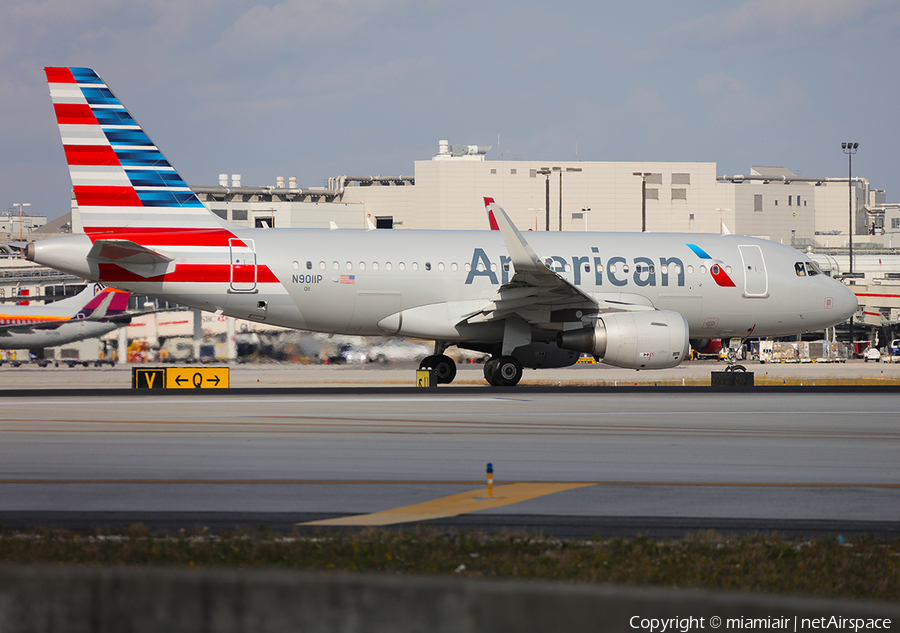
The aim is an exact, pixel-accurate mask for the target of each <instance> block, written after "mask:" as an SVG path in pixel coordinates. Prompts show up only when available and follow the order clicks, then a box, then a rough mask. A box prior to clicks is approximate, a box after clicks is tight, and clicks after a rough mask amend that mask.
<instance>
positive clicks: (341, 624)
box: [0, 565, 900, 633]
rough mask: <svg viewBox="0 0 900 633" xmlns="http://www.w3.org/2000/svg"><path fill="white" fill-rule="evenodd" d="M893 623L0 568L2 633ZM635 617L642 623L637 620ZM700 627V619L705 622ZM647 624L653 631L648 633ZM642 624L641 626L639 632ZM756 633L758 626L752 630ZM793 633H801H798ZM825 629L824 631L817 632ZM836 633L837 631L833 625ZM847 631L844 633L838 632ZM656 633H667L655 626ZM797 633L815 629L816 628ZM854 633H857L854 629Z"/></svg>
mask: <svg viewBox="0 0 900 633" xmlns="http://www.w3.org/2000/svg"><path fill="white" fill-rule="evenodd" d="M795 615H796V616H799V617H801V618H802V617H806V618H822V617H831V616H844V617H863V618H891V619H892V622H891V624H888V625H887V628H888V629H890V628H891V627H892V626H893V627H896V623H897V622H900V606H898V605H889V604H875V603H865V602H850V601H840V600H824V599H790V598H778V597H768V596H751V595H746V594H726V593H712V592H700V591H681V590H649V589H648V590H644V589H630V588H615V587H601V586H588V585H572V584H564V583H526V582H511V581H475V580H463V579H454V578H431V577H425V578H423V577H403V576H383V575H349V574H325V573H313V572H292V571H267V570H262V571H233V570H214V569H207V570H186V569H157V568H141V567H115V568H91V567H77V566H69V565H32V566H19V565H6V566H0V631H2V632H3V633H17V632H19V631H23V632H24V631H29V632H35V633H43V632H47V633H49V632H51V631H54V632H55V631H71V632H81V631H85V632H87V631H90V632H92V633H106V632H109V633H113V632H115V633H128V632H130V631H134V632H141V631H165V632H166V633H178V632H180V631H190V632H192V633H194V632H197V631H217V632H220V633H228V632H231V631H235V632H237V631H248V632H250V631H252V632H254V633H263V632H267V631H272V632H282V631H284V632H288V631H290V632H294V631H303V632H304V633H316V632H326V631H345V632H356V631H360V632H362V631H392V632H400V633H402V632H404V631H428V632H435V633H440V632H448V633H449V632H457V631H458V632H460V633H463V632H481V631H484V632H485V633H488V632H490V633H504V632H505V631H510V632H513V631H514V632H516V633H525V632H528V631H536V632H537V631H539V632H541V633H546V632H547V631H566V632H567V633H574V632H577V631H591V632H593V633H597V632H602V631H629V630H636V631H648V630H649V628H648V627H649V624H650V620H651V619H652V618H660V619H663V618H676V617H677V618H687V617H693V618H696V621H695V622H694V623H693V626H692V627H691V628H690V629H687V628H685V627H684V624H683V625H682V626H681V627H678V628H676V627H674V626H673V625H672V624H670V625H669V627H668V628H667V629H666V630H684V631H686V630H692V631H702V630H715V629H716V628H717V627H715V626H712V625H711V618H713V617H719V618H723V620H722V621H721V623H720V626H719V627H718V628H719V629H720V630H728V629H729V628H735V627H734V626H731V627H728V626H726V622H727V618H739V619H744V618H775V617H790V618H793V616H795ZM635 616H637V619H633V618H635ZM700 618H704V620H703V621H702V623H701V621H700V620H699V619H700ZM642 620H644V621H646V624H643V623H642ZM642 624H643V626H642ZM756 628H759V627H756ZM790 628H791V630H793V627H790ZM819 628H825V627H821V626H820V627H819ZM832 628H834V627H832ZM841 628H842V629H843V630H846V629H847V628H848V627H846V626H845V627H841ZM656 630H657V631H659V630H660V625H659V624H657V627H656ZM797 630H811V629H809V628H807V629H802V628H799V627H798V629H797ZM850 630H852V627H850Z"/></svg>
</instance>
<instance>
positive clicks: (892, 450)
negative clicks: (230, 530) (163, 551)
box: [0, 364, 900, 535]
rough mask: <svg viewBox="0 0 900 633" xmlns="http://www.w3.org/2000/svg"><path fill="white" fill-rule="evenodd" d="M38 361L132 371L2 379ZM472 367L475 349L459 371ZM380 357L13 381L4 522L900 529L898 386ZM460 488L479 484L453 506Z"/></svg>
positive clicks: (1, 448) (2, 480)
mask: <svg viewBox="0 0 900 633" xmlns="http://www.w3.org/2000/svg"><path fill="white" fill-rule="evenodd" d="M857 365H859V366H862V367H867V366H863V365H862V364H857ZM713 367H715V366H713ZM774 367H777V366H774ZM844 367H854V365H853V364H848V365H845V366H844ZM22 369H26V371H24V372H22V373H21V374H19V375H25V374H31V375H33V376H35V377H39V382H44V381H46V380H50V381H51V384H52V383H53V382H54V381H53V380H52V379H53V377H54V376H56V375H60V374H62V375H67V376H75V375H76V373H77V374H81V375H83V376H88V375H91V374H94V375H107V374H108V375H109V376H113V375H115V373H116V371H117V370H111V371H110V370H88V371H83V370H81V371H80V370H77V369H75V370H72V369H68V368H66V369H51V370H50V371H49V372H43V373H41V371H40V370H38V369H31V368H20V369H19V370H9V371H7V370H4V371H3V372H2V373H0V380H3V379H6V378H7V376H8V374H9V373H10V371H21V370H22ZM587 369H593V368H590V367H589V368H587ZM881 369H882V368H881V367H878V368H877V370H878V371H881ZM884 369H888V366H886V367H884ZM237 371H240V372H241V373H243V372H244V371H246V372H247V373H248V375H249V377H244V378H241V379H240V380H239V381H238V384H241V382H246V384H247V385H255V384H257V383H255V382H253V380H252V376H253V375H258V376H262V377H263V378H265V377H268V378H269V380H268V381H267V382H266V383H263V382H262V380H263V378H260V383H259V384H260V385H263V384H270V383H271V382H274V377H275V376H281V375H282V374H283V373H285V372H287V373H289V374H292V375H293V376H294V377H296V373H294V372H291V371H290V370H287V369H281V370H278V371H275V370H264V369H263V368H254V367H247V368H241V369H240V370H237ZM237 371H236V372H235V373H237ZM468 371H473V372H474V371H476V369H472V370H463V372H461V373H463V375H465V374H466V373H467V372H468ZM477 371H479V372H480V368H479V369H477ZM568 371H570V372H578V373H579V374H581V373H582V371H583V368H581V367H578V368H573V369H571V370H568ZM706 371H707V372H708V365H707V369H706ZM867 371H871V370H869V369H867ZM118 373H119V374H121V375H122V376H123V377H127V376H126V375H125V374H124V372H121V371H119V372H118ZM301 373H302V372H301ZM339 373H340V370H339V369H338V368H334V369H333V370H326V371H324V372H323V371H322V368H318V370H317V371H315V372H311V373H310V374H308V375H309V376H312V375H314V374H315V375H316V376H318V380H322V378H321V377H322V376H323V375H324V376H325V377H326V378H328V377H331V376H332V375H335V374H339ZM636 373H637V372H631V374H636ZM649 373H650V372H640V374H649ZM369 374H370V375H371V378H370V379H376V380H377V378H376V376H381V374H384V378H383V379H382V382H381V383H379V385H378V386H376V387H372V386H369V387H368V388H353V389H351V388H347V387H340V386H338V387H335V388H334V389H332V390H326V391H324V392H323V391H322V390H311V391H310V393H309V394H305V393H303V392H302V390H298V391H292V392H286V391H284V390H270V389H267V388H264V387H260V388H259V392H258V393H250V392H248V391H247V390H246V389H242V390H240V392H239V393H228V392H221V393H213V392H207V393H204V394H196V395H194V394H172V395H161V396H159V395H157V396H155V397H150V396H143V395H136V394H134V393H133V392H123V393H122V394H121V395H115V394H113V395H110V394H109V392H105V395H104V396H103V397H96V396H94V395H92V394H91V392H90V391H85V392H84V395H70V392H66V393H67V395H64V396H55V397H54V396H52V395H49V396H48V392H47V391H41V392H40V394H41V397H40V398H34V397H29V392H28V391H27V390H24V389H23V390H18V391H17V392H16V395H14V394H12V393H11V392H10V391H8V390H7V391H6V392H5V397H4V398H3V400H2V404H3V408H2V415H0V524H4V525H6V526H7V527H18V526H22V525H27V524H34V523H35V522H40V523H43V524H47V523H55V524H59V523H63V524H65V523H67V522H68V523H69V524H70V525H74V526H78V525H82V524H84V523H86V524H94V525H98V524H115V523H116V522H118V521H127V522H139V521H140V522H145V523H148V524H151V525H152V524H155V523H154V522H157V523H158V524H159V525H165V526H176V525H178V524H179V522H180V523H181V524H182V525H185V524H186V525H188V526H190V525H193V524H195V523H203V522H206V521H209V522H211V523H215V524H216V525H218V526H220V527H233V525H235V524H239V523H240V524H247V525H256V524H257V523H260V522H269V521H270V522H271V523H272V524H277V525H278V526H279V527H282V528H283V527H286V526H291V525H294V524H301V523H307V522H311V521H319V522H322V521H324V522H325V523H328V522H329V521H332V520H337V521H338V522H340V521H342V520H343V521H344V522H349V523H354V524H356V525H366V524H369V523H367V520H366V519H365V515H368V514H373V515H374V514H376V513H379V516H381V517H382V519H380V520H382V521H383V515H384V512H385V511H394V512H395V513H396V514H397V516H401V517H402V518H403V522H400V523H393V524H394V525H396V524H405V525H408V524H409V522H410V521H412V522H415V521H417V520H420V519H421V520H422V521H427V522H428V523H431V524H432V525H446V526H460V527H472V528H476V529H479V528H481V529H502V528H513V529H516V528H526V529H532V530H537V531H543V532H544V533H554V534H556V535H564V534H578V535H590V534H591V533H609V532H610V531H612V532H614V533H621V532H629V531H630V532H647V533H660V534H666V535H670V534H671V532H672V530H673V529H674V530H675V532H678V531H682V532H684V531H696V530H698V529H706V528H718V529H732V528H733V529H735V530H738V531H740V530H745V531H746V530H750V531H754V530H761V531H768V530H772V529H775V530H779V531H786V532H791V531H797V530H800V531H806V532H841V531H852V530H854V529H858V530H860V531H864V532H865V531H869V532H871V531H875V532H888V533H900V463H898V460H897V455H898V454H900V422H898V420H900V416H898V415H897V411H898V404H900V391H898V390H891V389H889V390H886V391H879V392H868V393H863V394H854V393H852V392H844V391H841V392H831V391H829V390H824V389H819V388H816V389H810V390H808V391H806V392H804V391H803V390H798V389H790V390H788V389H785V390H784V391H783V392H778V391H773V390H771V389H770V390H758V391H756V392H754V391H752V390H751V391H735V392H733V393H722V392H706V391H696V390H694V391H692V390H690V389H687V390H683V391H672V390H667V391H654V390H652V389H640V390H633V389H627V388H626V389H619V390H600V391H598V390H589V389H585V390H583V391H582V392H579V391H577V390H575V391H572V390H565V391H564V392H563V391H559V390H554V389H553V388H552V387H546V388H543V389H541V388H537V389H529V390H518V391H517V390H504V391H503V392H502V393H499V392H497V391H496V390H492V389H490V388H484V389H483V390H481V389H477V390H473V389H460V390H456V389H453V388H452V387H451V388H438V389H432V390H419V391H420V392H421V393H420V392H412V391H411V390H402V389H394V388H392V385H393V384H407V383H405V375H406V372H402V371H401V372H392V371H389V370H386V371H380V370H376V371H374V372H369ZM392 374H393V376H392ZM396 374H400V375H399V376H398V375H396ZM557 375H558V376H559V382H560V383H561V382H562V374H557ZM401 376H402V378H401ZM757 376H758V377H759V372H758V370H757ZM614 380H615V379H614ZM773 380H774V379H773ZM810 380H811V381H812V380H814V378H813V379H810ZM393 381H397V382H396V383H395V382H393ZM235 382H236V381H235V380H234V379H233V380H232V384H235ZM324 382H325V383H326V384H329V385H334V384H335V382H334V381H329V380H324ZM551 384H552V383H551ZM645 384H646V383H645ZM757 384H759V378H757ZM69 388H71V387H69ZM488 462H490V463H492V464H493V466H494V488H493V495H494V496H495V497H496V496H502V495H505V494H511V492H510V491H512V490H513V488H509V487H507V486H508V485H509V484H521V485H525V486H526V487H527V486H531V487H530V488H527V490H528V491H530V492H528V494H526V495H525V496H523V497H521V498H519V497H516V498H515V499H514V500H513V501H510V502H509V503H506V504H496V503H488V502H487V499H488V495H487V494H486V486H485V466H486V464H487V463H488ZM580 484H584V485H580ZM524 490H526V488H522V487H520V488H518V493H519V494H520V496H521V493H522V491H524ZM535 491H536V492H535ZM529 495H530V496H529ZM460 496H463V497H467V498H469V501H467V503H468V505H464V506H459V504H458V501H459V497H460ZM479 499H484V500H485V501H483V502H479ZM479 503H483V508H481V507H479ZM454 504H456V505H454ZM472 504H474V507H473V505H472ZM460 507H463V511H462V514H459V513H458V512H457V510H458V509H459V508H460ZM416 508H427V509H428V512H430V513H431V514H429V515H428V516H427V517H425V515H416V514H415V512H418V511H419V510H416ZM410 509H412V510H410ZM400 510H403V511H400ZM455 513H456V514H455ZM457 515H458V516H457ZM266 517H268V519H266ZM348 517H351V518H350V519H348ZM352 517H356V518H355V519H353V518H352ZM417 517H418V518H417ZM423 517H424V518H423ZM163 519H164V520H163ZM372 524H374V523H372ZM379 524H381V525H384V524H387V525H391V524H392V523H391V522H390V521H388V522H387V523H379ZM617 526H618V527H617ZM576 527H577V529H575V528H576ZM310 529H312V528H310ZM317 529H320V528H317Z"/></svg>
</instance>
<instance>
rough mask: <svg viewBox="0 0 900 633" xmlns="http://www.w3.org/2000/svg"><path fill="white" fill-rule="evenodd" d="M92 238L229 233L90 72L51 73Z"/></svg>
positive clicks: (68, 154) (83, 215) (55, 101)
mask: <svg viewBox="0 0 900 633" xmlns="http://www.w3.org/2000/svg"><path fill="white" fill-rule="evenodd" d="M44 71H45V72H46V74H47V82H48V84H49V86H50V96H51V98H52V99H53V108H54V110H55V111H56V120H57V122H58V123H59V133H60V136H61V137H62V142H63V147H64V149H65V152H66V161H67V162H68V164H69V173H70V174H71V177H72V186H73V187H74V190H75V199H76V201H77V203H78V210H79V212H80V214H81V220H82V223H83V224H84V229H85V232H86V233H102V232H108V231H115V230H116V229H117V228H121V227H129V228H132V229H137V228H194V229H196V228H213V227H216V228H221V227H222V223H221V222H219V220H218V218H216V216H214V215H213V214H212V213H210V212H209V211H208V210H207V209H206V208H205V207H204V206H203V203H201V202H200V200H199V199H198V198H197V196H196V195H194V193H193V192H192V191H191V189H190V188H189V187H188V186H187V183H185V182H184V180H182V178H181V176H179V175H178V173H177V172H176V171H175V169H174V168H173V167H172V166H171V165H170V164H169V162H168V161H167V160H166V158H165V157H164V156H163V155H162V152H160V151H159V149H158V148H157V147H156V145H154V144H153V141H151V140H150V138H149V137H148V136H147V134H146V133H145V132H144V131H143V130H142V129H141V127H140V126H139V125H138V124H137V122H136V121H135V120H134V118H133V117H132V116H131V114H129V112H128V110H126V109H125V107H124V106H123V105H122V104H121V103H120V102H119V100H118V99H117V98H116V96H115V95H114V94H113V92H112V90H110V89H109V88H108V87H107V86H106V84H105V83H103V80H102V79H100V77H99V76H98V75H97V74H96V73H95V72H94V71H93V70H91V69H90V68H45V69H44Z"/></svg>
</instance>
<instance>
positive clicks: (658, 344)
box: [556, 310, 690, 369]
mask: <svg viewBox="0 0 900 633" xmlns="http://www.w3.org/2000/svg"><path fill="white" fill-rule="evenodd" d="M689 333H690V332H689V330H688V323H687V320H686V319H685V318H684V316H683V315H681V314H680V313H678V312H672V311H671V310H648V311H641V312H611V313H609V314H602V315H600V317H599V318H598V319H597V323H596V324H595V325H594V326H593V327H586V328H583V329H580V330H569V331H566V332H560V333H559V334H558V335H557V336H556V344H557V345H559V347H561V348H562V349H571V350H575V351H578V352H587V353H588V354H593V355H594V356H599V357H602V361H601V362H604V363H606V364H607V365H614V366H615V367H625V368H628V369H664V368H667V367H675V366H676V365H678V364H679V363H681V361H683V360H684V359H685V357H687V354H688V350H689V349H690V343H689V342H688V335H689Z"/></svg>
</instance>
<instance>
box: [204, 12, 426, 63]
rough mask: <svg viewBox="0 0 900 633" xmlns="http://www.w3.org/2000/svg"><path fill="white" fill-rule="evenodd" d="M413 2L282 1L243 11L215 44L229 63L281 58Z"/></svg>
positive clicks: (340, 35)
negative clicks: (248, 58) (243, 60)
mask: <svg viewBox="0 0 900 633" xmlns="http://www.w3.org/2000/svg"><path fill="white" fill-rule="evenodd" d="M411 2H412V0H285V1H284V2H279V3H277V4H274V5H272V6H267V5H263V4H257V5H256V6H253V7H251V8H250V9H248V10H246V11H244V13H243V14H242V15H240V17H238V18H237V19H236V20H235V21H234V24H233V25H231V27H230V28H227V29H226V30H224V32H223V33H222V35H221V37H220V39H219V41H218V43H217V44H216V47H215V48H216V54H217V55H221V56H224V57H226V58H229V59H242V58H244V57H245V56H246V55H251V56H253V57H255V58H259V57H271V56H275V55H280V54H282V53H284V52H285V51H292V50H296V49H297V48H302V47H305V46H309V45H310V44H311V43H315V42H318V43H321V42H333V41H334V40H336V39H340V38H345V37H347V36H348V35H350V34H352V33H356V32H358V31H360V30H361V29H362V28H363V27H364V26H365V25H366V24H368V23H369V22H370V21H371V20H372V19H374V18H375V17H377V16H380V15H382V14H383V13H385V12H388V11H397V10H399V9H400V8H401V7H402V6H403V5H407V4H411Z"/></svg>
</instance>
